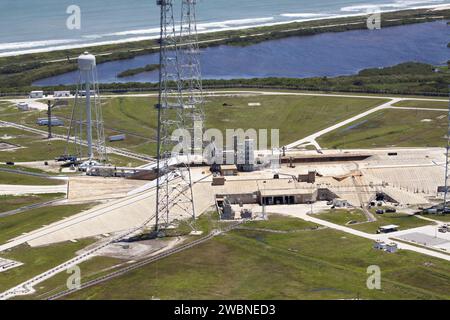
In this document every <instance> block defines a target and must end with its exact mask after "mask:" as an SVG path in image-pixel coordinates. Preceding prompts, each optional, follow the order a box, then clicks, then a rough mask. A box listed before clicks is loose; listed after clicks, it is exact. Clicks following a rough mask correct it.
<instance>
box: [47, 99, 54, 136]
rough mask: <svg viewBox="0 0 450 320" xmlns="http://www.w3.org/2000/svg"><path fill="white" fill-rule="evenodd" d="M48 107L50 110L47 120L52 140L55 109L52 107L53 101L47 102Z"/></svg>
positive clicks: (48, 110)
mask: <svg viewBox="0 0 450 320" xmlns="http://www.w3.org/2000/svg"><path fill="white" fill-rule="evenodd" d="M47 107H48V109H47V117H48V118H47V119H48V123H47V125H48V139H51V138H53V137H52V108H53V107H54V106H52V103H51V101H50V100H48V101H47Z"/></svg>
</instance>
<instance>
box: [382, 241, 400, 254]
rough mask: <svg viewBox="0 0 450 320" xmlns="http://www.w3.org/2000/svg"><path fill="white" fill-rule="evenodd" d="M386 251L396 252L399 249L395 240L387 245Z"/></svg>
mask: <svg viewBox="0 0 450 320" xmlns="http://www.w3.org/2000/svg"><path fill="white" fill-rule="evenodd" d="M385 250H386V252H389V253H395V252H397V251H398V245H397V244H396V243H395V242H391V243H389V244H387V245H386V249H385Z"/></svg>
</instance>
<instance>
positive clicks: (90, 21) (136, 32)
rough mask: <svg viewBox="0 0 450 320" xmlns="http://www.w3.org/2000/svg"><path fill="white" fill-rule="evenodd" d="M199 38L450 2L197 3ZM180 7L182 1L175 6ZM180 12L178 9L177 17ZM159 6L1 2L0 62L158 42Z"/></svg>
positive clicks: (133, 0) (107, 1)
mask: <svg viewBox="0 0 450 320" xmlns="http://www.w3.org/2000/svg"><path fill="white" fill-rule="evenodd" d="M197 1H198V12H197V17H198V29H199V32H209V31H216V30H227V29H236V28H248V27H253V26H261V25H268V24H275V23H283V22H291V21H305V20H311V19H323V18H329V17H339V16H349V15H358V14H364V13H367V11H368V10H370V9H373V8H374V7H378V8H379V9H380V10H381V11H392V10H401V9H410V8H421V7H431V6H434V7H435V6H445V5H449V4H450V0H372V1H370V0H369V1H367V0H316V1H311V0H244V1H242V0H197ZM175 2H180V0H175ZM73 4H76V5H78V6H79V8H80V10H81V11H80V13H81V15H80V17H81V19H80V21H81V25H80V29H73V30H71V29H69V28H67V24H66V22H67V20H68V18H69V16H70V14H68V13H67V9H68V7H69V6H70V5H73ZM178 10H179V8H176V12H179V11H178ZM158 25H159V11H158V7H157V6H156V0H127V1H123V0H77V1H73V0H40V1H36V0H2V1H1V2H0V30H2V32H1V33H0V56H11V55H17V54H24V53H33V52H45V51H50V50H57V49H68V48H75V47H83V46H89V45H97V44H108V43H120V42H125V41H136V40H144V39H149V38H154V37H157V35H158Z"/></svg>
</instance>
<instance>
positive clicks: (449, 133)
mask: <svg viewBox="0 0 450 320" xmlns="http://www.w3.org/2000/svg"><path fill="white" fill-rule="evenodd" d="M449 97H450V86H449ZM447 119H448V129H447V151H446V154H445V184H444V185H445V193H444V206H443V208H442V209H443V211H442V213H443V214H446V213H447V199H448V187H449V185H448V167H449V161H450V160H449V156H450V101H449V104H448V118H447Z"/></svg>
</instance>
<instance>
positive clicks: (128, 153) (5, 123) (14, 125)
mask: <svg viewBox="0 0 450 320" xmlns="http://www.w3.org/2000/svg"><path fill="white" fill-rule="evenodd" d="M0 125H3V126H9V127H12V128H16V129H19V130H23V131H28V132H32V133H35V134H40V135H45V136H46V135H48V132H47V131H44V130H40V129H36V128H32V127H28V126H24V125H21V124H17V123H14V122H8V121H2V120H0ZM53 137H54V139H59V140H64V141H66V140H67V137H66V136H63V135H59V134H53ZM69 141H71V142H75V138H74V137H70V139H69ZM81 144H82V145H84V146H87V142H86V141H82V142H81ZM106 152H107V153H109V154H117V155H120V156H125V157H128V158H134V159H138V160H143V161H150V162H154V158H152V157H150V156H148V155H145V154H138V153H135V152H131V151H128V150H124V149H120V148H113V147H107V148H106Z"/></svg>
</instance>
